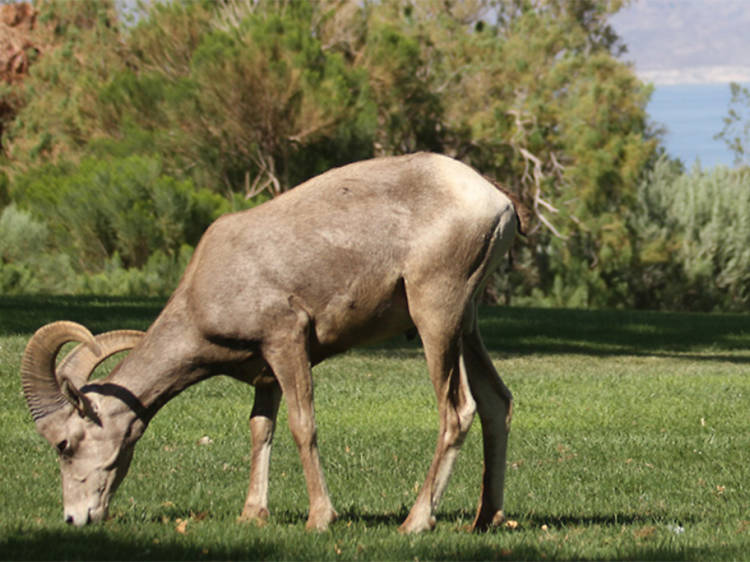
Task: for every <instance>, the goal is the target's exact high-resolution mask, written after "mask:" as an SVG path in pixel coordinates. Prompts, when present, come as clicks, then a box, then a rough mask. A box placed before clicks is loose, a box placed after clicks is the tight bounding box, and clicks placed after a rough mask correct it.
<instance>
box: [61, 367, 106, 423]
mask: <svg viewBox="0 0 750 562" xmlns="http://www.w3.org/2000/svg"><path fill="white" fill-rule="evenodd" d="M60 392H61V393H62V395H63V396H64V397H65V399H66V400H67V401H68V402H70V404H71V405H72V406H73V408H75V409H76V411H77V412H78V415H79V416H81V417H82V418H88V419H90V420H91V421H92V422H94V423H95V424H97V425H102V421H101V419H99V416H98V415H97V413H96V410H95V409H94V407H93V405H92V404H91V400H90V399H89V397H88V396H86V395H85V394H84V393H83V392H81V391H80V389H78V388H77V387H76V385H74V384H73V383H72V382H71V381H70V379H69V378H68V377H62V380H61V381H60Z"/></svg>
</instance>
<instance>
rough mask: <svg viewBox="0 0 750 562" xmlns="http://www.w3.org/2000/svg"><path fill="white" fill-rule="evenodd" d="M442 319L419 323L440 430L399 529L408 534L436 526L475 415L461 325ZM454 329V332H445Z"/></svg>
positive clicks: (448, 319)
mask: <svg viewBox="0 0 750 562" xmlns="http://www.w3.org/2000/svg"><path fill="white" fill-rule="evenodd" d="M459 310H460V309H459ZM439 316H441V315H437V316H434V317H431V318H429V320H425V321H422V322H419V320H417V321H416V323H417V328H418V329H419V333H420V336H421V337H422V343H423V345H424V351H425V356H426V358H427V365H428V368H429V371H430V378H431V379H432V383H433V386H434V388H435V394H436V395H437V402H438V413H439V416H440V429H439V433H438V439H437V446H436V448H435V454H434V457H433V460H432V464H431V465H430V469H429V471H428V472H427V478H426V479H425V482H424V484H423V485H422V488H421V490H420V492H419V495H418V496H417V500H416V502H415V503H414V506H413V507H412V508H411V511H410V512H409V516H408V517H407V518H406V520H405V521H404V522H403V524H402V525H401V527H400V530H401V532H405V533H417V532H421V531H425V530H429V529H432V528H433V527H434V526H435V517H434V512H435V510H436V509H437V506H438V503H439V501H440V498H441V496H442V494H443V491H444V490H445V487H446V485H447V483H448V479H449V477H450V474H451V470H452V468H453V463H454V461H455V459H456V457H457V455H458V452H459V451H460V449H461V445H462V444H463V441H464V439H465V437H466V434H467V433H468V431H469V428H470V427H471V422H472V420H473V418H474V413H475V411H476V404H475V402H474V399H473V397H472V395H471V391H470V389H469V386H468V382H467V380H466V376H465V372H464V370H463V369H461V368H460V365H459V358H460V346H461V342H460V329H459V325H460V321H459V320H458V319H451V318H440V317H439ZM451 325H453V326H455V329H451V328H448V329H445V327H446V326H451Z"/></svg>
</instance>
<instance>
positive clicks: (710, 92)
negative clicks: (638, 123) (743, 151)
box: [611, 0, 750, 169]
mask: <svg viewBox="0 0 750 562" xmlns="http://www.w3.org/2000/svg"><path fill="white" fill-rule="evenodd" d="M611 23H612V26H613V27H614V29H615V31H616V32H617V33H618V35H619V36H620V37H621V38H622V39H623V41H624V42H625V44H626V45H627V47H628V50H627V52H626V53H625V54H624V55H623V57H622V58H623V59H624V60H625V61H628V62H630V63H632V64H633V65H634V68H635V71H636V74H637V75H638V76H639V77H640V78H641V79H642V80H643V81H644V82H648V83H651V84H653V85H654V88H655V89H654V92H653V94H652V96H651V102H650V103H649V106H648V108H647V110H648V112H649V114H650V116H651V118H652V120H653V121H654V122H656V123H657V124H658V125H660V126H662V127H663V128H664V129H665V131H666V134H665V135H664V137H663V141H664V145H665V147H666V149H667V152H668V153H669V154H670V155H671V156H674V157H677V158H679V159H680V160H682V162H683V163H684V164H685V165H686V166H687V167H688V168H691V167H692V166H693V165H695V164H696V163H700V164H701V166H702V167H703V168H704V169H705V168H710V167H713V166H715V165H727V166H732V165H734V154H733V153H732V152H731V151H730V150H729V149H728V148H727V147H726V145H725V143H724V142H723V141H720V140H716V139H715V138H714V136H715V135H716V134H717V133H719V132H720V131H721V129H722V127H723V118H724V117H725V116H726V115H727V112H728V108H729V100H730V94H729V83H730V82H740V83H743V84H745V85H750V0H633V2H632V3H631V4H630V5H629V6H628V7H627V8H625V9H623V10H622V11H621V12H619V13H618V14H616V15H615V16H614V17H613V18H612V19H611Z"/></svg>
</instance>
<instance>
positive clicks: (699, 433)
mask: <svg viewBox="0 0 750 562" xmlns="http://www.w3.org/2000/svg"><path fill="white" fill-rule="evenodd" d="M162 304H163V303H162V302H157V301H154V300H132V299H131V300H127V301H126V300H123V299H102V298H97V299H93V298H80V297H79V298H71V297H64V298H60V297H54V298H50V297H46V298H41V299H39V298H29V297H16V298H7V297H5V298H0V372H2V373H3V374H4V375H6V376H3V377H0V397H1V399H2V400H3V404H4V405H5V406H6V407H5V408H3V409H2V410H1V411H0V422H2V425H3V427H4V428H5V430H6V435H5V438H4V439H3V440H2V441H0V455H2V457H3V459H4V466H3V470H2V471H1V472H0V486H2V489H3V490H4V501H3V503H2V505H0V543H1V544H2V545H3V549H4V550H3V554H4V555H5V557H6V558H8V559H13V560H44V559H76V560H89V559H91V560H122V559H123V558H127V559H138V560H177V559H179V560H206V559H211V560H225V559H226V560H238V559H242V560H254V559H258V560H261V559H262V560H268V559H273V560H334V559H335V560H342V559H345V560H383V559H389V560H391V559H396V560H412V559H415V558H418V559H420V560H495V559H512V560H525V559H529V560H542V559H547V560H593V559H596V560H733V559H743V558H745V557H746V553H747V549H748V546H750V526H749V525H748V523H747V505H748V499H749V497H750V496H749V494H750V490H749V489H748V484H747V482H748V479H749V478H750V462H748V461H750V458H748V457H749V456H750V427H748V423H749V421H748V416H747V396H748V392H750V379H748V377H747V363H748V361H750V355H749V354H748V351H747V350H748V348H749V347H750V334H749V333H748V331H747V319H746V318H745V317H744V316H742V315H732V314H710V315H702V314H684V313H682V314H675V313H653V312H629V311H571V310H540V309H533V308H502V309H501V308H489V309H485V310H483V311H482V314H480V324H481V330H482V333H483V334H484V338H485V341H486V343H487V346H488V348H489V349H490V352H491V354H492V357H493V360H494V363H495V365H496V367H497V368H498V369H499V370H500V372H501V373H503V378H504V380H505V382H506V383H507V384H508V385H509V387H510V388H511V390H512V391H513V393H514V397H515V408H514V417H513V428H512V432H511V438H510V445H509V458H508V460H509V464H508V475H507V486H506V498H505V502H506V503H505V507H506V513H507V515H508V517H509V518H510V519H511V520H513V521H515V522H517V523H518V526H517V527H516V528H515V529H511V528H509V527H504V528H502V529H499V530H497V531H495V532H489V533H483V534H469V533H467V532H466V526H467V525H468V524H470V522H471V520H472V517H473V516H474V507H475V502H476V501H477V498H478V495H479V489H480V486H481V470H482V460H481V459H482V447H481V442H480V433H481V428H480V427H479V423H478V422H476V423H475V424H474V427H473V428H472V430H471V432H470V434H469V435H468V437H467V439H466V442H465V444H464V447H463V450H462V451H461V453H460V455H459V456H458V459H457V462H456V468H455V471H454V474H453V476H452V478H451V482H450V483H449V485H448V487H447V489H446V493H445V494H444V498H443V500H442V503H441V505H440V507H439V509H438V512H437V514H436V515H437V526H436V528H435V530H434V531H432V532H429V533H425V534H423V535H420V536H404V535H401V534H400V533H398V531H397V528H398V525H399V524H400V522H401V520H402V519H403V518H404V517H405V516H406V512H407V510H408V507H409V506H410V504H411V503H412V502H413V500H414V499H415V496H416V493H417V490H416V489H415V483H420V482H421V481H422V479H423V478H424V475H425V472H426V470H427V467H428V464H429V459H430V456H431V455H432V453H433V452H434V445H435V437H436V434H437V423H438V418H437V416H436V412H435V398H434V391H433V388H432V385H431V384H430V382H429V377H428V376H427V373H426V368H425V366H424V359H423V357H422V354H421V350H420V349H418V347H416V346H415V345H414V344H413V343H409V342H407V341H406V340H405V339H403V338H400V339H398V340H394V341H393V342H391V343H390V344H389V345H387V346H383V347H375V348H370V349H366V350H360V351H356V352H352V353H348V354H345V355H342V356H340V357H337V358H332V359H331V360H329V361H326V362H324V363H322V364H321V365H319V366H317V367H315V381H316V387H315V397H316V406H317V409H316V418H317V423H318V430H319V431H318V435H319V443H320V447H321V452H322V461H323V464H324V469H325V471H326V476H327V478H328V483H329V488H330V491H331V494H332V498H333V501H334V502H335V505H336V507H337V508H338V510H339V514H340V518H339V520H338V521H336V522H334V524H333V525H332V527H331V530H330V531H328V532H326V533H320V534H319V533H309V532H307V531H305V529H304V524H305V517H306V510H307V498H306V492H305V486H304V480H303V478H302V474H301V472H302V471H301V467H300V464H299V460H298V455H297V452H296V446H295V444H294V442H293V439H292V437H291V436H290V433H289V431H288V429H287V424H286V411H285V407H283V406H282V410H281V413H280V419H279V423H278V429H277V433H276V436H275V443H274V454H273V458H272V461H271V474H270V478H271V482H270V490H269V493H270V506H269V507H270V510H271V517H270V519H269V521H268V523H267V524H266V525H264V526H255V525H241V524H238V523H237V521H236V518H237V515H238V514H239V512H240V511H241V509H242V501H243V499H244V497H245V493H246V492H247V479H248V467H249V462H250V458H249V444H248V443H249V436H248V429H247V416H248V415H249V412H250V409H251V404H252V392H253V391H252V389H251V388H250V387H248V386H247V385H244V384H242V383H240V382H238V381H236V380H233V379H230V378H228V377H216V378H214V379H210V380H208V381H205V382H202V383H200V384H198V385H195V386H194V387H192V388H190V389H188V390H186V391H185V392H184V393H183V394H181V395H180V396H178V397H177V398H176V399H174V400H173V401H172V402H170V403H169V404H167V405H166V407H165V408H164V409H163V410H162V411H161V412H159V414H157V416H156V417H155V418H154V419H153V421H151V423H150V424H149V428H148V430H147V431H146V433H145V435H144V436H143V438H142V439H141V441H140V442H139V443H138V445H137V451H136V454H135V457H134V460H133V463H132V466H131V468H130V473H129V474H128V476H127V477H126V478H125V480H124V481H123V484H122V486H121V487H120V489H119V491H118V493H117V495H116V496H115V498H114V500H113V502H112V506H111V515H112V517H111V519H110V520H108V521H106V522H105V523H103V524H102V525H100V526H98V527H92V528H74V527H72V526H70V525H66V524H65V523H64V522H63V520H62V519H63V518H62V508H61V497H60V479H59V468H58V463H57V458H56V454H55V452H54V450H53V448H52V447H50V446H49V445H48V444H47V443H46V442H45V441H44V440H43V438H42V437H40V436H39V435H38V434H37V433H36V431H35V429H34V425H33V422H32V420H31V418H30V416H29V414H28V410H27V408H26V405H25V404H24V401H23V396H22V393H21V392H20V390H19V389H20V383H19V378H18V371H19V364H20V357H21V355H22V353H23V347H24V345H25V343H26V341H27V339H28V337H29V336H30V335H31V334H32V333H33V332H34V330H35V329H36V328H37V327H38V326H39V325H41V324H43V323H45V322H49V321H52V320H56V319H59V318H74V319H76V320H77V321H80V322H82V323H84V324H85V325H87V326H95V328H94V329H95V332H96V333H98V332H101V331H107V330H115V329H120V328H123V327H128V328H134V329H145V328H146V327H147V326H148V324H149V323H150V322H151V321H152V320H153V318H154V317H155V316H156V314H157V313H158V311H159V309H160V307H161V305H162ZM30 319H33V321H32V320H30ZM112 366H113V363H112V362H110V363H107V364H105V365H104V366H103V367H102V368H103V369H104V370H105V371H106V370H109V369H111V368H112ZM203 436H208V437H209V438H210V439H211V442H210V443H209V444H200V443H201V441H200V440H201V438H202V437H203ZM203 443H205V440H204V441H203ZM30 467H33V468H30ZM82 545H84V546H82Z"/></svg>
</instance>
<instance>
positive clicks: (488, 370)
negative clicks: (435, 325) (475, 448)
mask: <svg viewBox="0 0 750 562" xmlns="http://www.w3.org/2000/svg"><path fill="white" fill-rule="evenodd" d="M470 325H471V329H470V331H468V332H466V333H464V335H463V338H462V340H463V346H462V356H461V359H462V361H461V365H462V368H463V369H465V370H466V377H467V379H468V380H469V385H470V387H471V393H472V395H473V396H474V399H475V400H476V403H477V410H478V412H479V419H480V421H481V423H482V442H483V447H484V474H483V477H482V493H481V496H480V499H479V507H478V509H477V515H476V518H475V519H474V523H473V528H474V529H475V530H477V531H482V530H486V529H488V528H491V527H496V526H499V525H501V524H502V523H503V521H504V520H505V514H504V512H503V493H504V492H503V489H504V485H505V464H506V454H507V449H508V433H509V432H510V420H511V416H512V411H513V397H512V395H511V393H510V391H509V390H508V387H506V386H505V384H504V383H503V381H502V380H501V379H500V376H499V375H498V374H497V371H496V370H495V367H494V366H493V365H492V360H491V359H490V357H489V355H488V353H487V350H486V349H485V347H484V344H483V343H482V339H481V336H480V335H479V329H478V327H477V325H476V316H475V317H474V321H473V322H472V323H471V324H470Z"/></svg>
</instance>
